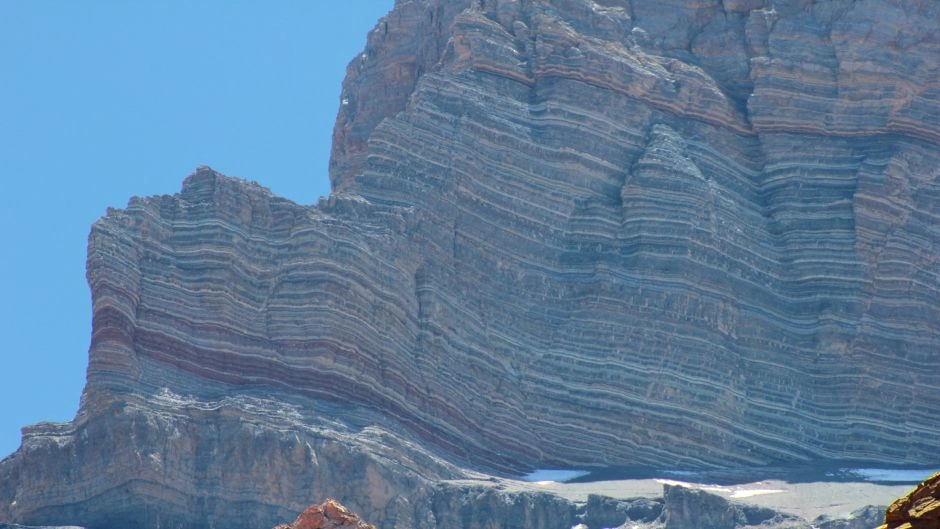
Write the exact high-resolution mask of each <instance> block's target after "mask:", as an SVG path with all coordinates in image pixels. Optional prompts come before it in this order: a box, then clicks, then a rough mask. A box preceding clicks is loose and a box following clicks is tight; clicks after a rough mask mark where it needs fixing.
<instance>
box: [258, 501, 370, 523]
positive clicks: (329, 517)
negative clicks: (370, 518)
mask: <svg viewBox="0 0 940 529" xmlns="http://www.w3.org/2000/svg"><path fill="white" fill-rule="evenodd" d="M274 529H376V527H375V526H374V525H372V524H368V523H365V522H363V521H362V520H361V519H360V518H359V515H357V514H356V513H354V512H352V511H350V510H349V509H347V508H346V507H343V505H342V504H340V502H338V501H336V500H334V499H328V500H326V501H325V502H323V503H321V504H320V505H313V506H311V507H310V508H308V509H307V510H306V511H304V512H302V513H301V514H300V516H298V517H297V519H296V520H294V523H291V524H281V525H279V526H277V527H275V528H274Z"/></svg>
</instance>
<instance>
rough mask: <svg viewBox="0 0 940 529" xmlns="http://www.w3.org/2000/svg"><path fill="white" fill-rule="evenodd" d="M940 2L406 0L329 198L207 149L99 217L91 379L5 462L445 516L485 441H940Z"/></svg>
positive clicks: (151, 519) (232, 510)
mask: <svg viewBox="0 0 940 529" xmlns="http://www.w3.org/2000/svg"><path fill="white" fill-rule="evenodd" d="M937 28H940V5H938V4H936V3H935V2H933V1H932V0H920V1H918V0H906V1H903V2H889V1H887V0H865V1H854V2H852V1H848V0H846V1H840V0H833V1H830V2H823V3H809V2H802V1H798V0H788V1H775V2H770V1H766V2H765V1H763V0H733V1H732V0H724V1H718V0H714V1H711V0H703V1H700V2H694V3H693V2H687V1H685V0H681V1H680V0H662V1H658V2H645V1H644V2H641V1H638V0H637V1H633V2H617V1H613V0H609V1H605V2H592V1H590V0H558V1H553V2H540V1H529V2H525V1H505V0H503V1H495V0H485V1H474V2H460V1H448V2H442V1H438V0H411V1H399V2H398V4H397V5H396V7H395V9H394V10H393V12H392V13H390V14H389V15H388V16H387V17H385V18H384V19H382V20H381V21H380V22H379V24H378V25H377V26H376V28H375V29H374V30H373V31H372V32H371V33H370V35H369V42H368V44H367V46H366V50H365V51H364V53H363V54H362V55H361V56H359V57H358V58H357V59H355V60H354V61H353V62H352V63H351V64H350V67H349V70H348V72H349V73H348V76H347V80H346V82H345V83H344V89H343V95H342V102H341V106H340V112H339V116H338V119H337V124H336V129H335V133H334V145H333V148H334V151H333V160H332V162H331V180H332V183H333V186H334V194H333V195H332V196H331V197H330V198H329V199H328V200H324V201H322V202H321V203H320V204H318V205H316V206H313V207H308V206H300V205H297V204H294V203H292V202H289V201H286V200H283V199H279V198H277V197H274V196H272V195H271V194H270V193H269V192H267V191H266V190H264V189H263V188H261V187H260V186H257V185H254V184H248V183H245V182H241V181H237V180H233V179H229V178H226V177H223V176H221V175H219V174H217V173H215V172H213V171H211V170H210V169H208V168H202V169H200V170H198V171H197V172H196V173H195V174H194V175H192V176H191V177H189V178H188V179H187V180H186V182H185V183H184V185H183V189H182V191H181V192H180V193H179V194H178V195H174V196H164V197H152V198H147V199H134V200H132V201H131V203H130V204H129V205H128V207H127V208H126V209H124V210H112V211H110V212H109V213H108V215H106V216H105V217H104V218H103V219H102V220H101V221H99V222H98V223H97V224H96V225H95V227H94V228H93V230H92V234H91V236H90V240H89V257H88V280H89V284H90V286H91V289H92V295H93V308H94V322H93V336H92V344H91V350H90V362H89V370H88V384H87V386H86V389H85V393H84V395H83V400H82V406H81V409H80V411H79V414H78V416H77V417H76V419H75V420H74V421H73V422H72V423H71V424H68V425H40V426H37V427H31V428H29V429H27V430H26V431H25V432H24V442H23V447H22V448H21V449H20V451H18V452H17V453H16V454H14V455H13V456H12V457H11V458H9V459H7V460H5V461H4V462H3V463H2V464H0V520H10V521H18V522H23V523H65V522H68V523H81V524H84V525H88V526H93V527H108V526H118V525H120V526H122V527H132V526H135V525H133V524H134V523H136V524H138V525H136V526H137V527H156V526H158V525H160V526H166V525H168V524H169V525H172V524H184V525H186V526H195V525H193V520H199V522H198V523H203V522H204V523H206V524H207V525H206V527H211V526H213V524H223V523H224V524H225V525H227V526H232V527H249V526H252V527H254V526H266V527H267V526H272V525H273V524H274V523H276V522H277V521H278V520H283V519H287V518H288V517H289V515H290V513H295V512H298V511H299V510H301V509H302V508H303V507H304V506H306V505H308V504H309V503H311V501H314V500H317V499H320V498H323V497H327V496H330V497H336V498H337V499H339V500H340V501H342V502H343V503H344V504H347V505H349V506H350V507H351V508H353V509H354V510H355V511H357V512H360V513H362V514H363V516H364V517H365V518H366V519H369V520H370V521H373V522H376V523H378V524H380V525H382V526H386V525H387V526H390V527H398V526H401V527H411V526H414V527H438V526H440V527H443V526H444V525H441V524H442V523H443V522H441V521H440V520H443V519H445V516H444V514H443V513H444V512H446V511H445V510H444V509H445V507H440V508H436V507H433V506H434V505H438V506H447V505H453V503H452V502H453V501H455V500H454V498H464V500H465V499H466V496H461V495H462V494H466V492H447V493H446V494H445V493H441V492H440V491H441V490H443V489H439V488H436V487H437V485H435V484H436V483H437V482H439V481H440V480H446V479H453V478H457V477H461V476H463V475H464V473H465V470H463V469H464V468H475V469H482V470H487V471H493V472H522V471H523V470H527V469H531V468H535V467H553V466H563V467H599V466H637V465H644V466H654V467H656V466H658V467H669V468H677V467H678V468H707V467H713V466H760V465H768V464H788V463H797V462H804V463H805V462H811V461H818V460H827V461H849V460H852V461H866V462H870V463H877V464H886V465H887V464H890V465H894V464H913V463H922V462H925V461H928V462H929V461H933V462H936V456H935V454H936V453H937V449H938V445H940V435H937V434H938V433H940V419H938V417H937V414H936V410H937V409H940V383H938V382H937V380H936V377H934V376H932V374H933V373H936V372H940V356H938V355H937V351H938V346H940V279H938V272H940V265H938V256H940V169H938V168H940V150H938V145H940V129H938V127H940V119H937V118H938V117H940V111H938V109H940V102H938V98H940V80H938V70H940V31H938V30H937ZM898 417H904V418H905V419H904V420H903V421H899V420H898V419H897V418H898ZM350 475H352V476H353V478H352V479H351V478H349V476H350ZM363 484H367V486H366V487H365V488H363V486H362V485H363ZM363 490H366V491H368V492H367V493H362V491H363ZM447 490H452V491H456V490H462V489H457V488H455V489H447ZM441 494H444V496H443V497H442V496H441ZM434 498H438V499H437V500H435V499H434ZM464 500H461V501H464ZM467 501H469V500H467ZM480 501H484V502H491V501H493V500H492V498H490V499H484V500H480ZM532 501H533V502H547V503H546V504H545V505H548V504H550V505H553V506H552V507H551V508H553V509H555V508H557V509H560V510H561V511H565V509H570V506H559V505H555V504H552V503H551V500H549V499H545V498H540V499H533V500H532ZM497 503H498V502H497ZM510 503H511V501H510ZM470 504H471V505H472V504H473V503H472V501H471V502H470ZM462 505H467V503H462ZM233 506H237V507H233ZM545 508H548V507H545ZM425 512H430V513H432V515H431V516H430V518H429V517H427V516H425V515H423V514H422V513H425ZM565 512H567V511H565ZM404 513H407V514H404ZM433 513H436V515H437V516H435V515H434V514H433ZM559 519H560V518H559ZM543 522H544V521H543ZM544 523H549V522H544ZM115 524H116V525H115ZM383 524H384V525H383ZM407 524H412V525H407ZM527 524H528V522H527ZM534 524H535V522H532V524H531V525H526V527H535V526H536V525H534ZM542 526H545V527H550V526H551V525H542Z"/></svg>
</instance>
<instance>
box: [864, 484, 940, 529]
mask: <svg viewBox="0 0 940 529" xmlns="http://www.w3.org/2000/svg"><path fill="white" fill-rule="evenodd" d="M884 520H885V523H884V525H882V526H880V527H879V528H878V529H918V528H923V529H933V528H936V527H940V473H938V474H934V475H933V476H931V477H930V478H928V479H927V480H925V481H924V482H923V483H921V484H920V485H918V486H917V487H916V488H915V489H914V490H912V491H911V492H910V494H908V495H907V496H904V497H903V498H899V499H898V501H896V502H894V503H892V504H891V506H890V507H888V510H887V512H886V513H885V518H884Z"/></svg>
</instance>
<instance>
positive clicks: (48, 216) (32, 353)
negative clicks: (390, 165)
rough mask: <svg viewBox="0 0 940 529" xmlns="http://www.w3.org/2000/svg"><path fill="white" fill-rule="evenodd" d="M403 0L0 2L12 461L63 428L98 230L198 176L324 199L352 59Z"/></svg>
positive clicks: (0, 433) (80, 356)
mask: <svg viewBox="0 0 940 529" xmlns="http://www.w3.org/2000/svg"><path fill="white" fill-rule="evenodd" d="M392 4H393V1H392V0H354V1H344V2H333V1H326V0H323V1H321V0H306V1H301V0H297V1H286V0H285V1H276V2H261V1H254V2H247V1H238V0H200V1H198V2H191V1H188V0H174V1H165V2H150V1H143V0H140V1H137V0H112V1H105V0H98V1H95V2H72V1H69V0H58V1H52V0H29V1H26V0H21V1H18V0H0V186H2V187H0V189H2V194H0V197H2V199H0V200H2V206H0V223H2V224H0V225H2V226H3V231H4V238H3V242H2V246H0V248H2V253H0V280H2V281H3V283H2V287H3V290H2V292H3V293H4V295H5V297H6V299H5V302H4V303H3V304H2V305H0V307H2V308H0V334H2V336H3V344H2V346H0V458H2V457H3V456H5V455H7V454H9V453H11V452H13V451H14V450H15V449H16V447H17V446H19V441H20V433H19V429H20V427H22V426H23V425H26V424H33V423H36V422H40V421H64V420H69V419H71V418H72V417H73V415H74V414H75V411H76V410H77V408H78V400H79V396H80V395H81V389H82V386H83V385H84V381H85V367H86V365H87V355H88V353H87V351H88V343H89V338H90V332H91V311H90V294H89V292H88V287H87V285H86V283H85V246H86V242H87V236H88V230H89V228H90V227H91V224H92V223H93V222H94V221H95V220H96V219H97V218H98V217H100V216H101V215H103V214H104V212H105V210H106V208H108V207H123V206H124V205H126V204H127V200H128V199H129V198H130V197H131V196H134V195H138V196H147V195H154V194H168V193H175V192H177V191H178V190H179V187H180V184H181V182H182V181H183V178H185V177H186V176H187V175H188V174H189V173H191V172H192V171H193V169H195V168H196V167H197V166H198V165H209V166H211V167H213V168H214V169H216V170H218V171H220V172H222V173H225V174H228V175H231V176H239V177H242V178H246V179H248V180H254V181H257V182H259V183H261V184H262V185H265V186H267V187H269V188H271V189H272V190H273V191H274V192H275V193H277V194H279V195H281V196H284V197H287V198H290V199H292V200H295V201H297V202H301V203H308V204H309V203H314V202H316V200H317V198H318V197H319V196H321V195H327V194H329V181H328V178H327V162H328V159H329V152H330V135H331V133H332V127H333V120H334V118H335V116H336V110H337V108H338V105H339V91H340V83H341V81H342V78H343V75H344V72H345V68H346V64H347V63H348V62H349V60H350V59H352V57H354V56H355V55H356V54H357V53H358V52H360V51H361V50H362V48H363V46H364V45H365V36H366V33H367V32H368V31H369V30H370V29H371V28H372V26H373V25H374V24H375V22H376V21H377V20H378V19H379V17H381V16H383V15H384V14H385V13H387V12H388V11H389V10H390V9H391V7H392Z"/></svg>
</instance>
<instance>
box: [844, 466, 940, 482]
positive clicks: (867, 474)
mask: <svg viewBox="0 0 940 529" xmlns="http://www.w3.org/2000/svg"><path fill="white" fill-rule="evenodd" d="M848 472H849V473H851V474H855V475H857V476H859V477H861V478H863V479H864V480H865V481H883V482H892V483H895V482H897V483H918V482H921V481H924V480H925V479H927V478H929V477H930V476H932V475H933V474H934V473H935V472H938V471H937V470H900V469H889V468H852V469H849V470H848Z"/></svg>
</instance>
